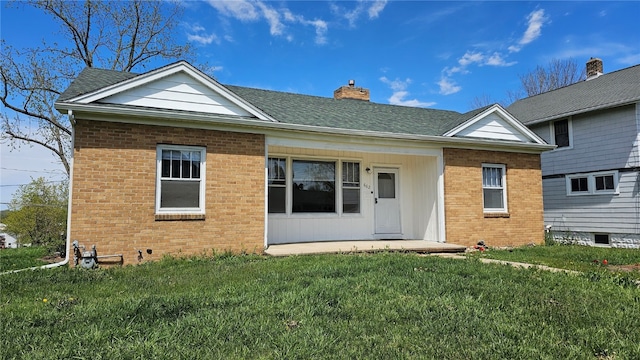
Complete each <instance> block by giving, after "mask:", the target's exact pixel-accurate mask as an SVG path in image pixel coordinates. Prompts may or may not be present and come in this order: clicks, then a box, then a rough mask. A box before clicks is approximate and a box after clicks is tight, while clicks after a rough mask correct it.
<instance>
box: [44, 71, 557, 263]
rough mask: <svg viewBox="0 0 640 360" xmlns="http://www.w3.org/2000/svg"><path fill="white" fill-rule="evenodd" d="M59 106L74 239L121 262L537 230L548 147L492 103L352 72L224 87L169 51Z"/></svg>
mask: <svg viewBox="0 0 640 360" xmlns="http://www.w3.org/2000/svg"><path fill="white" fill-rule="evenodd" d="M55 106H56V109H58V110H59V111H61V112H63V113H65V114H68V116H69V117H70V119H71V121H72V123H73V125H74V134H73V147H74V152H73V159H72V174H71V192H70V193H71V202H70V225H69V230H70V231H69V236H70V239H72V240H78V241H79V242H80V243H82V244H86V245H87V246H90V245H93V244H95V245H96V247H97V249H98V253H99V254H116V253H121V254H123V256H124V262H125V263H136V262H137V261H138V260H137V259H138V255H139V251H143V255H144V260H145V261H146V260H149V259H158V258H159V257H161V256H162V255H163V254H168V253H171V254H176V255H180V254H184V255H190V254H203V253H211V251H212V250H213V251H227V250H231V251H236V252H239V251H247V252H262V251H263V250H264V249H265V248H267V247H269V246H270V245H272V244H283V243H296V242H315V241H338V240H374V239H412V240H425V241H436V242H450V243H455V244H460V245H474V244H476V243H477V242H478V241H480V240H484V241H485V242H486V243H487V244H488V245H493V246H501V245H519V244H526V243H541V242H542V241H543V213H542V211H543V207H542V185H541V172H540V154H541V153H542V152H543V151H545V150H549V149H551V148H552V146H550V145H548V144H546V143H545V142H544V141H543V140H542V139H541V138H539V137H538V136H537V135H535V134H534V133H533V132H532V131H530V130H529V129H528V128H526V127H525V126H523V125H522V124H521V123H520V122H519V121H518V120H517V119H515V118H514V117H513V116H511V115H510V114H509V113H508V112H507V111H505V110H504V109H503V108H502V107H500V106H499V105H493V106H488V107H484V108H481V109H477V110H474V111H471V112H469V113H465V114H461V113H458V112H454V111H445V110H435V109H424V108H412V107H403V106H394V105H383V104H376V103H372V102H370V101H369V91H368V90H367V89H362V88H357V87H355V86H354V84H353V83H352V82H351V81H350V85H348V86H342V87H340V88H338V89H337V90H336V91H335V92H334V97H332V98H325V97H317V96H308V95H300V94H292V93H285V92H277V91H268V90H260V89H253V88H247V87H239V86H231V85H222V84H220V83H219V82H217V81H216V80H214V79H213V78H211V77H209V76H207V75H206V74H204V73H202V72H201V71H199V70H198V69H196V68H195V67H193V66H192V65H190V64H189V63H187V62H184V61H181V62H177V63H174V64H171V65H168V66H165V67H162V68H159V69H156V70H152V71H149V72H147V73H144V74H134V73H128V72H118V71H111V70H102V69H93V68H87V69H85V70H84V71H83V72H82V73H81V74H80V75H79V76H78V78H77V79H76V80H75V81H74V82H73V83H72V84H71V85H70V86H69V88H68V89H67V90H66V91H65V92H64V93H63V94H62V95H61V96H60V98H59V99H58V101H57V102H56V104H55ZM147 249H149V250H151V251H150V252H151V254H148V253H147V252H146V250H147Z"/></svg>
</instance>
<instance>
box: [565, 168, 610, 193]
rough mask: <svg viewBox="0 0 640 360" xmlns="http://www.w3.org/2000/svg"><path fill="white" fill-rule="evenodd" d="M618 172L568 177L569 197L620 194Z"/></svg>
mask: <svg viewBox="0 0 640 360" xmlns="http://www.w3.org/2000/svg"><path fill="white" fill-rule="evenodd" d="M617 189H618V172H617V171H608V172H597V173H590V174H575V175H567V195H599V194H617V193H618V190H617Z"/></svg>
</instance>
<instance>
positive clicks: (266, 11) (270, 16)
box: [256, 2, 284, 35]
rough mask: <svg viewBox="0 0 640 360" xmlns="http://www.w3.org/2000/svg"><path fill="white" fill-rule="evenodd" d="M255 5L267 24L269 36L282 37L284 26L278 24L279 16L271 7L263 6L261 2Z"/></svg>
mask: <svg viewBox="0 0 640 360" xmlns="http://www.w3.org/2000/svg"><path fill="white" fill-rule="evenodd" d="M256 5H257V6H258V7H259V8H260V10H261V11H262V15H263V16H264V18H265V19H266V20H267V22H268V23H269V30H270V33H271V35H282V33H283V32H284V25H283V24H282V23H281V22H280V14H279V13H278V12H277V11H276V10H275V9H274V8H272V7H269V6H267V5H265V4H264V3H263V2H257V3H256Z"/></svg>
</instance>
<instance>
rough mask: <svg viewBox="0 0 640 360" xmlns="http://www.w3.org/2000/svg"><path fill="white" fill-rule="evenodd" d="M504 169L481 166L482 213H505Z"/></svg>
mask: <svg viewBox="0 0 640 360" xmlns="http://www.w3.org/2000/svg"><path fill="white" fill-rule="evenodd" d="M506 184H507V180H506V167H505V166H504V165H501V164H482V201H483V206H484V212H501V213H506V212H507V191H506V190H507V189H506Z"/></svg>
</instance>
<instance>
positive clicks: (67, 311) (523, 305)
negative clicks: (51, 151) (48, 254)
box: [0, 253, 640, 359]
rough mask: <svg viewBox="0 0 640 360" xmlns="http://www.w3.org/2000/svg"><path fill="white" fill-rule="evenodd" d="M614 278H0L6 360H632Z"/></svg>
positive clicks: (191, 268)
mask: <svg viewBox="0 0 640 360" xmlns="http://www.w3.org/2000/svg"><path fill="white" fill-rule="evenodd" d="M616 279H617V278H616V276H614V275H611V276H609V275H607V273H603V274H602V275H600V276H597V277H595V276H583V275H568V274H564V273H550V272H545V271H540V270H535V269H533V270H521V269H514V268H511V267H508V266H503V265H491V264H482V263H480V262H477V261H463V260H452V259H443V258H438V257H430V256H426V257H425V256H418V255H415V254H403V253H379V254H375V255H369V254H365V255H327V256H300V257H289V258H268V257H260V256H222V257H216V258H205V257H202V258H192V259H182V260H176V259H171V258H166V259H165V260H163V261H161V262H158V263H150V264H144V265H140V266H128V267H123V268H113V269H108V270H83V269H69V268H61V269H52V270H37V271H26V272H20V273H15V274H9V275H3V276H0V289H1V291H0V331H2V334H9V335H6V336H3V337H2V338H1V340H0V358H3V359H13V358H29V359H60V358H102V359H134V358H135V359H142V358H144V359H219V358H225V359H227V358H232V359H233V358H236V359H248V358H268V359H274V358H278V359H281V358H286V359H318V358H332V359H333V358H344V359H354V358H369V359H398V358H427V359H435V358H437V359H464V358H466V359H498V358H504V359H595V358H611V359H613V358H616V359H637V358H640V332H639V331H638V329H639V328H640V311H638V308H639V307H640V290H639V289H638V288H637V287H636V286H635V285H633V284H630V283H621V282H619V281H617V280H616Z"/></svg>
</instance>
